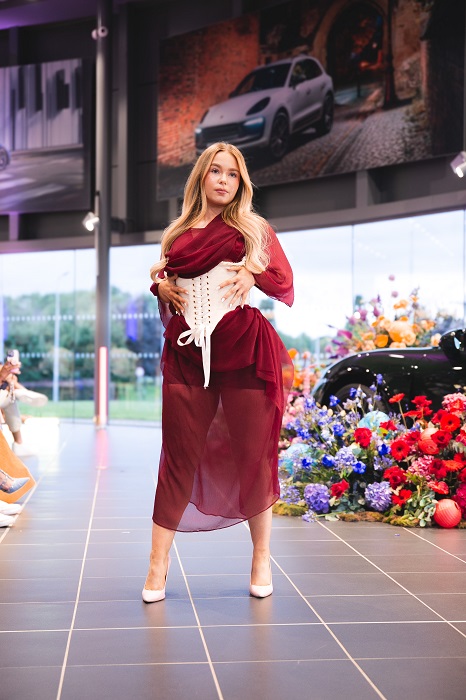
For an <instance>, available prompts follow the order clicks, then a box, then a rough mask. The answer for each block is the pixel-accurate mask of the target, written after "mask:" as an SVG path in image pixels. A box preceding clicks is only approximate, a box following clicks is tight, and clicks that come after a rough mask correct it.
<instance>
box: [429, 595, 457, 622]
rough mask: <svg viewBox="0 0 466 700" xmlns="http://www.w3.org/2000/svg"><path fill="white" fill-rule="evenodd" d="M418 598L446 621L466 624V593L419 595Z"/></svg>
mask: <svg viewBox="0 0 466 700" xmlns="http://www.w3.org/2000/svg"><path fill="white" fill-rule="evenodd" d="M419 598H420V599H421V600H422V601H424V602H425V603H427V605H429V606H430V607H431V608H432V609H433V610H435V612H437V613H439V615H442V617H444V618H445V619H446V620H458V621H459V620H462V621H464V622H466V591H465V592H464V593H444V594H439V593H438V594H437V595H421V596H419Z"/></svg>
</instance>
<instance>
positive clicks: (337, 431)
mask: <svg viewBox="0 0 466 700" xmlns="http://www.w3.org/2000/svg"><path fill="white" fill-rule="evenodd" d="M333 434H334V435H336V436H337V437H343V435H344V434H345V427H344V426H343V425H341V423H336V424H335V425H334V426H333Z"/></svg>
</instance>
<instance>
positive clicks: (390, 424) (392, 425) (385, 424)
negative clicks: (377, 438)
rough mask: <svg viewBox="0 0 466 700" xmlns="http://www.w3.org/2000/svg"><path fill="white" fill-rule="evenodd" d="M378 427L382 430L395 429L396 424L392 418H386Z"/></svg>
mask: <svg viewBox="0 0 466 700" xmlns="http://www.w3.org/2000/svg"><path fill="white" fill-rule="evenodd" d="M380 427H381V428H383V429H384V430H396V425H395V423H394V422H393V421H392V420H386V421H384V422H383V423H381V424H380Z"/></svg>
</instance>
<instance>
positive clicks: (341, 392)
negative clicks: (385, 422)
mask: <svg viewBox="0 0 466 700" xmlns="http://www.w3.org/2000/svg"><path fill="white" fill-rule="evenodd" d="M359 387H360V388H361V390H362V391H363V392H364V393H365V394H366V395H367V396H372V394H373V392H372V391H371V390H370V389H369V387H368V386H366V385H365V384H356V383H355V384H346V385H345V386H343V387H341V388H340V389H338V390H337V391H336V392H335V396H336V397H337V399H340V404H343V403H344V402H345V401H346V400H347V399H349V398H350V392H351V389H358V388H359ZM363 405H364V411H367V404H366V402H365V401H364V402H363ZM374 410H375V411H382V412H383V413H387V411H388V408H387V406H386V405H385V403H384V401H383V400H382V399H381V400H380V401H375V405H374Z"/></svg>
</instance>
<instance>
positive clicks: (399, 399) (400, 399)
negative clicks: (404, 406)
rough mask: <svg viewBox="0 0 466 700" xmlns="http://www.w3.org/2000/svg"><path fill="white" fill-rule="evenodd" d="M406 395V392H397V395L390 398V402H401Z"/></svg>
mask: <svg viewBox="0 0 466 700" xmlns="http://www.w3.org/2000/svg"><path fill="white" fill-rule="evenodd" d="M404 397H405V395H404V394H395V396H392V398H391V399H388V401H389V403H399V402H400V401H402V400H403V399H404Z"/></svg>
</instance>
